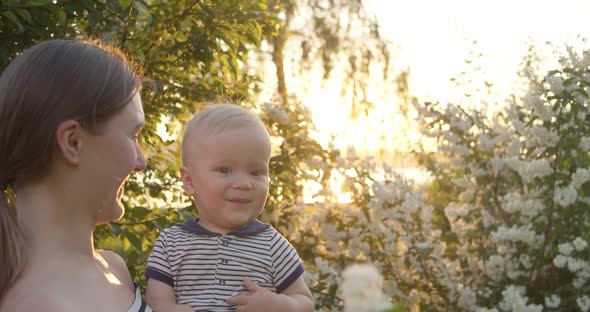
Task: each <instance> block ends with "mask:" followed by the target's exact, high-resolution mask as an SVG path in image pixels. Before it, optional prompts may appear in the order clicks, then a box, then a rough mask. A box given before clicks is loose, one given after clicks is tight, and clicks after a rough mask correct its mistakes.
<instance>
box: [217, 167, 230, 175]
mask: <svg viewBox="0 0 590 312" xmlns="http://www.w3.org/2000/svg"><path fill="white" fill-rule="evenodd" d="M217 171H219V173H221V174H229V173H230V172H231V171H230V170H229V168H228V167H220V168H219V169H217Z"/></svg>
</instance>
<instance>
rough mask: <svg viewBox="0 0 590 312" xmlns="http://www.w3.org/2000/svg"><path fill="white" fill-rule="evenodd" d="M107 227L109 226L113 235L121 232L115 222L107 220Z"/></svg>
mask: <svg viewBox="0 0 590 312" xmlns="http://www.w3.org/2000/svg"><path fill="white" fill-rule="evenodd" d="M109 227H110V228H111V231H113V234H115V235H117V236H118V235H119V234H121V226H120V225H119V224H117V223H115V222H109Z"/></svg>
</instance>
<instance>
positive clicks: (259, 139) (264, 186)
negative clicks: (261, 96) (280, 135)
mask: <svg viewBox="0 0 590 312" xmlns="http://www.w3.org/2000/svg"><path fill="white" fill-rule="evenodd" d="M193 140H195V142H194V143H193V142H191V146H190V147H189V149H188V151H189V152H190V153H191V157H190V159H189V160H188V161H187V163H186V164H185V166H183V168H182V169H181V173H182V175H183V182H184V187H185V190H186V191H187V193H188V194H189V195H191V196H193V197H194V199H195V202H196V205H197V209H198V210H199V214H200V220H199V224H200V225H201V226H203V227H205V228H206V229H208V230H209V231H212V232H217V233H221V234H226V233H228V232H231V231H235V230H238V229H240V228H242V227H244V226H245V225H247V224H248V223H250V222H251V221H253V220H254V219H255V218H256V217H257V216H258V215H259V214H260V213H261V212H262V209H264V205H265V203H266V196H267V194H268V182H269V177H268V164H269V161H270V139H269V138H268V134H267V132H266V131H265V130H264V129H262V128H260V127H257V126H250V127H242V128H237V129H229V130H224V131H223V132H221V133H218V134H204V135H199V136H193Z"/></svg>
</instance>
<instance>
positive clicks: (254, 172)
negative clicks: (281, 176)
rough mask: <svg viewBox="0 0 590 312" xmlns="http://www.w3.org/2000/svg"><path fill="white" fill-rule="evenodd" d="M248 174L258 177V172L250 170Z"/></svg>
mask: <svg viewBox="0 0 590 312" xmlns="http://www.w3.org/2000/svg"><path fill="white" fill-rule="evenodd" d="M250 174H251V175H253V176H255V177H257V176H259V175H260V170H252V172H250Z"/></svg>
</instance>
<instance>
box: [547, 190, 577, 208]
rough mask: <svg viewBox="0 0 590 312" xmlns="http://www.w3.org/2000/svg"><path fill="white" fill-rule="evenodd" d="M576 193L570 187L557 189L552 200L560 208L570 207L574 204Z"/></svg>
mask: <svg viewBox="0 0 590 312" xmlns="http://www.w3.org/2000/svg"><path fill="white" fill-rule="evenodd" d="M577 198H578V192H577V191H576V189H574V188H573V187H572V186H571V185H570V186H567V187H563V188H561V187H558V188H556V189H555V194H554V195H553V200H554V201H555V202H556V203H557V204H559V205H560V206H562V207H567V206H570V205H571V204H573V203H575V202H576V199H577Z"/></svg>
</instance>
